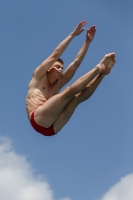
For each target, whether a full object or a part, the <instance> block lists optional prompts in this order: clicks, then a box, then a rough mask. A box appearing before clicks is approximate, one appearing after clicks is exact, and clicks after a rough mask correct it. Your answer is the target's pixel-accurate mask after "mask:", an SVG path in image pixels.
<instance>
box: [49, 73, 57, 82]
mask: <svg viewBox="0 0 133 200" xmlns="http://www.w3.org/2000/svg"><path fill="white" fill-rule="evenodd" d="M47 78H48V82H49V84H50V85H53V84H54V83H56V82H57V79H56V78H54V77H53V76H50V74H48V75H47Z"/></svg>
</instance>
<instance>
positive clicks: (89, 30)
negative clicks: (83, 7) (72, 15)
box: [87, 26, 96, 33]
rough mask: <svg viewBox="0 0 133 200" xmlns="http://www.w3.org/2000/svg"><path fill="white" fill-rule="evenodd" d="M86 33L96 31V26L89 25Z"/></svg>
mask: <svg viewBox="0 0 133 200" xmlns="http://www.w3.org/2000/svg"><path fill="white" fill-rule="evenodd" d="M87 32H88V33H95V32H96V26H91V27H90V28H89V29H88V30H87Z"/></svg>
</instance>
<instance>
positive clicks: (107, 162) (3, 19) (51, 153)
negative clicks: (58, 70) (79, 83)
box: [0, 0, 133, 200]
mask: <svg viewBox="0 0 133 200" xmlns="http://www.w3.org/2000/svg"><path fill="white" fill-rule="evenodd" d="M132 10H133V2H132V1H131V0H127V1H124V0H121V1H117V2H116V1H115V0H112V1H109V0H106V1H105V0H101V1H98V0H90V1H87V0H84V1H76V0H71V1H70V0H67V1H61V0H57V1H50V0H45V1H44V0H38V1H36V0H23V1H17V0H12V1H9V0H6V1H0V26H1V32H0V35H1V37H0V55H1V59H0V66H1V85H0V91H1V100H0V102H1V115H0V121H1V125H0V136H1V139H0V140H1V143H0V151H1V153H0V155H1V164H0V177H1V175H2V174H3V171H2V170H4V168H2V166H5V169H7V170H6V171H5V177H4V178H3V179H2V180H3V181H4V180H6V179H7V180H8V178H10V177H12V178H11V179H10V180H14V178H13V175H14V172H16V170H14V169H17V170H18V171H20V172H21V173H20V174H23V176H15V175H14V176H15V177H17V178H16V179H15V180H16V182H15V183H14V188H15V184H16V185H17V186H18V187H19V186H20V188H19V190H18V193H19V191H21V189H22V188H23V186H21V183H20V179H21V180H22V179H23V177H25V183H28V184H22V185H28V186H27V188H29V186H32V184H33V183H34V182H35V183H36V184H34V186H35V185H38V184H39V183H40V184H42V185H41V186H40V185H39V186H37V187H36V186H35V187H36V189H37V191H40V194H39V195H42V196H38V197H35V195H34V199H33V197H32V198H30V197H29V198H28V197H27V196H26V195H27V193H25V194H24V196H23V199H25V200H30V199H32V200H36V199H38V198H39V199H41V198H42V199H47V200H48V199H49V200H53V199H55V200H61V199H63V200H70V199H71V200H81V199H84V200H88V199H89V200H114V199H113V197H112V196H111V195H112V194H116V196H117V199H116V200H118V199H122V198H121V191H125V194H126V195H125V199H132V198H133V194H131V195H132V196H127V194H130V192H129V191H131V190H133V188H132V186H131V183H132V185H133V145H132V141H133V125H132V119H133V104H132V102H133V95H132V85H133V79H132V74H133V67H132V52H133V40H132V37H133V26H132V19H133V12H132ZM82 19H85V20H87V25H86V26H85V27H86V29H87V28H89V27H90V26H91V25H96V27H97V32H96V36H95V38H94V41H93V42H92V44H91V46H90V49H89V51H88V53H87V55H86V57H85V59H84V61H83V62H82V64H81V66H80V67H79V69H78V70H77V73H76V74H75V76H74V78H73V79H72V80H71V81H70V83H69V84H68V85H70V84H72V83H73V82H74V81H75V80H76V79H77V78H79V77H80V76H82V75H83V74H84V73H86V72H88V71H89V70H90V69H91V68H92V67H94V66H95V65H96V64H97V63H98V62H99V61H100V60H101V59H102V58H103V56H104V55H105V54H106V53H109V52H115V53H116V58H117V63H116V65H115V67H114V68H113V70H112V72H111V73H110V75H108V76H107V77H105V79H104V80H103V81H102V83H101V84H100V86H99V87H98V89H97V91H96V92H95V94H94V95H93V96H92V97H91V98H90V99H89V100H88V101H86V102H84V103H82V104H80V106H79V107H78V108H77V110H76V111H75V113H74V115H73V116H72V118H71V120H70V121H69V122H68V123H67V124H66V126H65V127H64V128H63V129H62V130H61V131H60V132H59V133H58V135H57V136H54V137H50V138H48V137H43V136H41V135H39V134H38V133H36V132H35V131H34V130H33V129H32V128H31V126H30V124H29V122H28V119H27V116H26V109H25V98H26V93H27V86H28V83H29V81H30V79H31V77H32V73H33V70H34V69H35V68H36V67H37V66H38V65H39V64H40V63H41V62H42V61H43V60H44V59H45V58H47V57H48V56H49V55H50V53H51V52H52V51H53V50H54V48H55V47H56V46H57V45H58V44H59V43H60V42H61V41H62V40H63V39H64V38H65V37H66V36H67V35H68V34H69V33H70V32H71V31H72V30H73V29H74V28H75V26H76V25H77V24H78V23H79V22H80V21H81V20H82ZM84 40H85V31H84V32H83V33H82V35H80V36H78V37H76V38H75V39H74V40H73V41H72V42H71V44H70V45H69V47H68V48H67V50H66V51H65V53H64V54H63V55H62V59H63V60H64V61H65V67H67V65H68V64H69V63H70V62H72V61H73V59H74V58H75V56H76V54H77V53H78V51H79V49H80V48H81V46H82V44H83V42H84ZM11 141H12V143H11ZM10 155H12V159H10ZM13 160H14V162H13ZM12 162H13V164H12ZM27 165H28V166H30V168H28V167H25V166H27ZM8 166H9V167H8ZM14 166H15V167H14ZM9 168H10V173H11V174H12V176H8V174H6V173H7V172H8V169H9ZM28 173H29V174H30V173H31V176H32V178H31V176H28V175H27V176H25V174H28ZM38 176H39V177H40V176H41V180H40V179H38ZM7 177H8V178H7ZM18 177H19V178H18ZM121 178H123V179H121ZM31 180H33V181H31ZM129 180H130V181H129ZM39 181H40V182H39ZM124 181H127V182H126V183H128V184H127V185H126V187H125V185H124V183H125V182H124ZM38 182H39V183H38ZM8 183H9V184H8ZM8 183H5V184H4V186H3V185H1V186H0V187H1V188H2V189H0V191H1V190H2V191H3V188H4V187H5V188H6V187H7V188H10V191H11V194H10V199H11V200H12V199H13V200H21V199H20V196H21V195H18V196H16V197H14V196H13V195H14V194H15V191H16V192H17V189H16V190H14V189H13V183H11V184H10V181H8ZM44 183H46V185H47V184H48V185H49V187H50V190H47V186H46V185H45V184H44ZM6 184H8V185H6ZM119 186H120V188H122V189H121V190H120V189H119ZM41 187H42V188H43V187H44V188H45V189H46V191H45V194H48V195H49V196H46V197H44V196H43V195H45V194H43V192H44V190H43V189H42V190H41V189H40V188H41ZM5 188H4V189H5ZM27 188H26V191H28V192H29V193H30V190H28V189H27ZM110 188H112V189H110ZM13 191H14V192H13ZM34 191H35V190H34V189H33V192H32V193H34ZM42 191H43V192H42ZM127 191H128V192H127ZM41 192H42V193H41ZM51 194H52V195H53V196H50V195H51ZM1 195H3V196H0V197H1V199H2V198H3V199H4V200H7V199H9V198H8V197H7V199H6V195H7V194H5V193H4V192H3V193H1ZM109 198H110V199H109ZM125 199H124V198H123V200H125Z"/></svg>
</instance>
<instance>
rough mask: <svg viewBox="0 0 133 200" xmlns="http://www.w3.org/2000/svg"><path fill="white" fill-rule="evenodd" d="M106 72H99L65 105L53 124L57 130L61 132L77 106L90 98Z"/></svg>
mask: <svg viewBox="0 0 133 200" xmlns="http://www.w3.org/2000/svg"><path fill="white" fill-rule="evenodd" d="M104 76H105V75H104V74H99V75H98V76H97V77H96V78H95V79H94V80H92V81H91V82H90V83H89V84H88V85H87V86H86V88H85V89H84V90H83V91H82V92H81V93H79V94H77V95H76V96H75V97H74V98H73V99H72V100H71V101H70V102H69V103H68V105H67V106H66V107H65V109H64V110H63V112H62V113H61V114H60V116H59V117H58V119H57V120H56V121H55V123H54V124H53V126H54V130H55V132H56V133H57V132H59V131H60V130H61V129H62V128H63V126H64V125H65V124H66V123H67V122H68V121H69V119H70V118H71V116H72V114H73V113H74V111H75V109H76V107H77V106H78V105H79V104H80V103H81V102H83V101H85V100H87V99H88V98H90V96H91V95H92V94H93V93H94V91H95V90H96V88H97V87H98V85H99V84H100V82H101V81H102V79H103V78H104Z"/></svg>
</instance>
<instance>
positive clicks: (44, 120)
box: [34, 89, 72, 128]
mask: <svg viewBox="0 0 133 200" xmlns="http://www.w3.org/2000/svg"><path fill="white" fill-rule="evenodd" d="M67 93H68V91H67V89H66V91H65V90H64V91H63V92H62V93H60V94H57V95H55V96H53V97H51V98H50V99H48V100H47V101H46V102H45V103H44V104H43V105H42V106H40V107H38V108H37V109H36V111H35V115H34V117H35V121H36V123H38V124H39V125H41V126H44V127H46V128H47V127H49V126H51V125H52V124H53V123H54V122H55V121H56V119H57V118H58V117H59V115H60V114H61V113H62V111H63V109H64V108H65V107H66V105H67V104H68V102H69V101H70V100H71V99H72V97H70V96H69V95H67Z"/></svg>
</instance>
